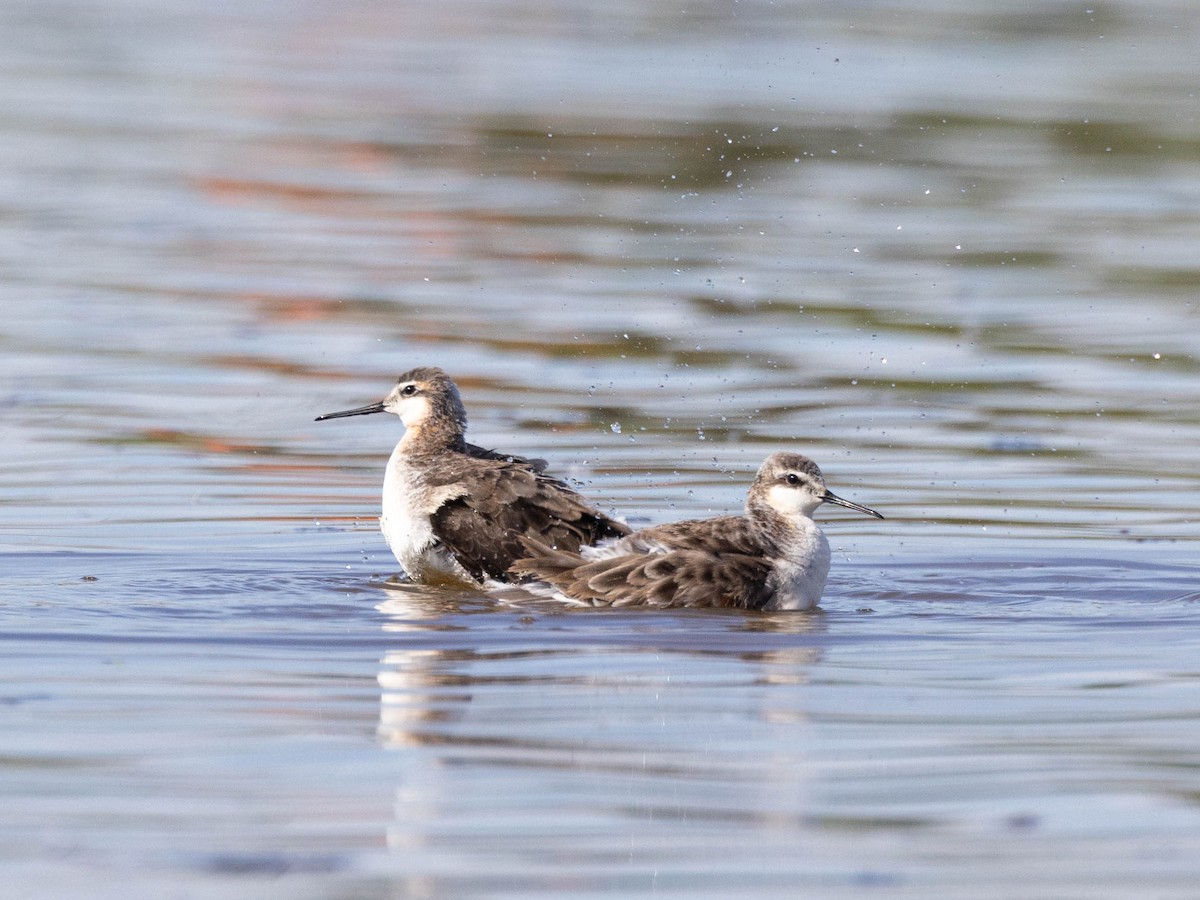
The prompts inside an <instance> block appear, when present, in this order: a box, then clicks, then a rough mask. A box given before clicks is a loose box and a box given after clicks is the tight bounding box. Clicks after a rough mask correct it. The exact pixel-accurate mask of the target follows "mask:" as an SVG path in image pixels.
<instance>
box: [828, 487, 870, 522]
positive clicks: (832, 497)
mask: <svg viewBox="0 0 1200 900" xmlns="http://www.w3.org/2000/svg"><path fill="white" fill-rule="evenodd" d="M821 500H822V501H824V502H825V503H836V504H837V505H838V506H844V507H846V509H856V510H858V511H859V512H860V513H866V514H867V515H868V516H874V517H875V518H877V519H882V518H883V514H882V513H877V512H875V510H873V509H871V508H870V507H869V506H860V505H859V504H857V503H851V502H850V501H849V500H843V499H842V498H841V497H839V496H838V495H837V494H835V493H833V492H832V491H826V492H825V496H824V497H822V498H821Z"/></svg>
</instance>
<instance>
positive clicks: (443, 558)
mask: <svg viewBox="0 0 1200 900" xmlns="http://www.w3.org/2000/svg"><path fill="white" fill-rule="evenodd" d="M459 493H460V491H458V490H457V489H455V488H453V487H450V488H441V489H440V490H438V491H437V492H436V495H434V494H430V492H429V489H428V488H427V487H426V485H425V484H424V483H423V481H422V480H421V478H420V474H419V472H417V471H416V470H415V469H413V467H412V466H410V465H409V462H408V459H407V457H406V456H405V455H404V454H403V453H402V452H401V450H400V445H399V444H397V445H396V449H395V450H393V451H392V456H391V458H390V459H389V460H388V464H387V471H386V473H385V474H384V476H383V513H382V515H380V517H379V528H380V530H381V531H382V532H383V537H384V540H386V541H387V543H388V546H389V547H390V548H391V549H392V554H393V555H394V556H395V557H396V560H397V561H398V562H399V563H400V565H401V566H403V567H404V572H405V574H407V575H408V577H409V578H411V579H412V580H413V581H418V582H432V581H441V580H445V579H447V578H449V579H451V580H453V581H459V582H467V583H472V582H474V580H475V579H473V578H471V576H470V575H469V574H467V572H466V570H465V569H463V567H462V566H460V565H459V564H458V561H457V560H455V559H454V557H452V556H451V555H450V554H449V553H447V552H446V550H445V549H444V548H443V547H441V546H439V545H438V544H437V543H436V540H435V538H434V535H433V526H432V524H431V523H430V521H429V517H430V514H431V513H432V512H433V511H434V510H436V509H437V508H438V506H440V505H441V504H442V503H443V502H445V501H446V500H448V499H451V498H453V497H456V496H458V494H459Z"/></svg>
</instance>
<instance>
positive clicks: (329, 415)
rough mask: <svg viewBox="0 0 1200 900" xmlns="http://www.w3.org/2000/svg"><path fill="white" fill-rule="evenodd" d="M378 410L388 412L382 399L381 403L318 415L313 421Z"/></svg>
mask: <svg viewBox="0 0 1200 900" xmlns="http://www.w3.org/2000/svg"><path fill="white" fill-rule="evenodd" d="M377 412H387V410H386V409H384V408H383V403H382V401H381V402H379V403H372V404H371V405H370V406H360V407H358V408H357V409H344V410H342V411H341V412H335V413H325V415H323V416H317V417H316V418H315V419H313V421H314V422H323V421H325V420H326V419H341V418H345V417H346V416H369V415H370V414H371V413H377Z"/></svg>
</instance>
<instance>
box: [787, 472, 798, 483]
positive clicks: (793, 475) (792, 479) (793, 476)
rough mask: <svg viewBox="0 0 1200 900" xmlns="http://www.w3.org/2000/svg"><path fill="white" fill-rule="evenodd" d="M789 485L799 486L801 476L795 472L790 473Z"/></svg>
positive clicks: (788, 477)
mask: <svg viewBox="0 0 1200 900" xmlns="http://www.w3.org/2000/svg"><path fill="white" fill-rule="evenodd" d="M787 483H788V484H799V483H800V476H799V475H797V474H796V473H795V472H788V474H787Z"/></svg>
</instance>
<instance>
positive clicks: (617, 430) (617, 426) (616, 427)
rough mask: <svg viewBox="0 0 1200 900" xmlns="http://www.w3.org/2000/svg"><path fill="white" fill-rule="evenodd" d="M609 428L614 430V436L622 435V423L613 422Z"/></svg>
mask: <svg viewBox="0 0 1200 900" xmlns="http://www.w3.org/2000/svg"><path fill="white" fill-rule="evenodd" d="M608 427H609V428H611V429H612V433H613V434H620V433H621V423H620V422H613V423H612V424H611V425H609V426H608Z"/></svg>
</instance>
